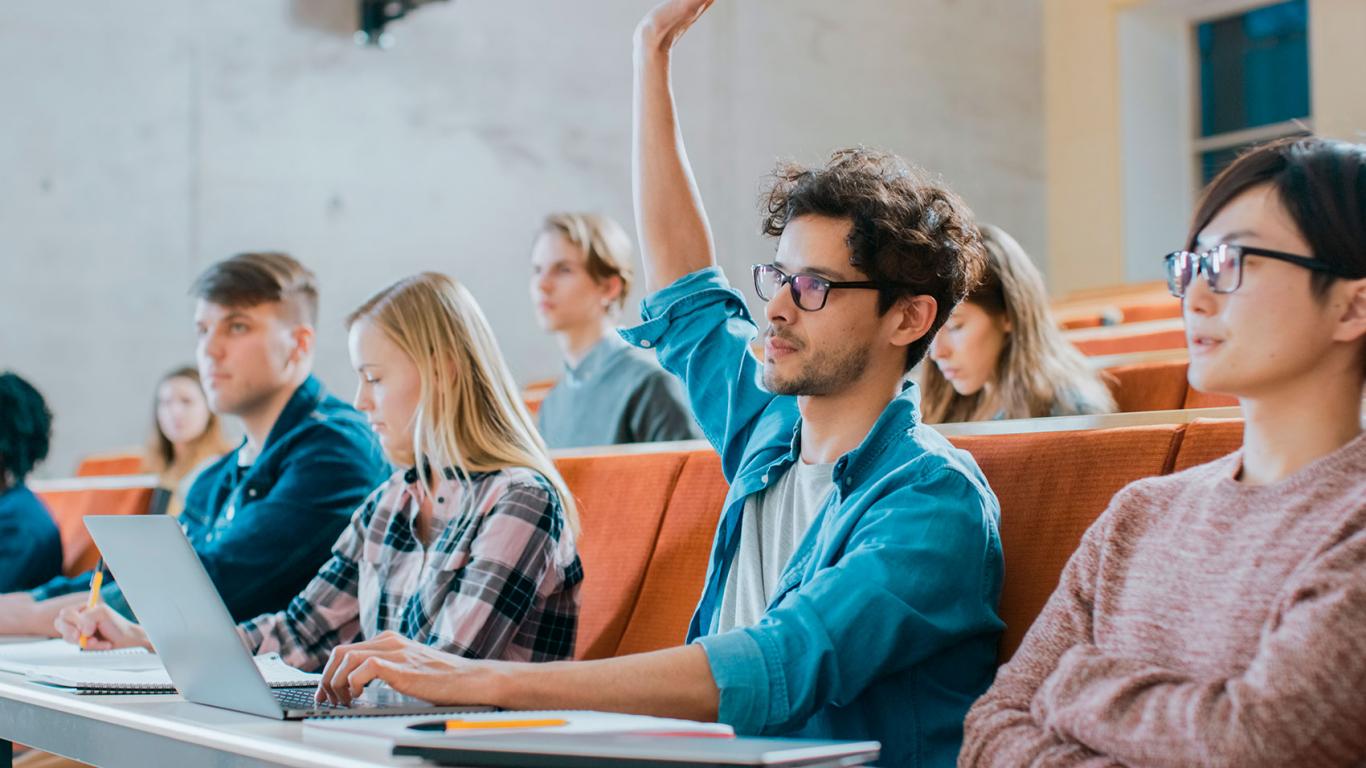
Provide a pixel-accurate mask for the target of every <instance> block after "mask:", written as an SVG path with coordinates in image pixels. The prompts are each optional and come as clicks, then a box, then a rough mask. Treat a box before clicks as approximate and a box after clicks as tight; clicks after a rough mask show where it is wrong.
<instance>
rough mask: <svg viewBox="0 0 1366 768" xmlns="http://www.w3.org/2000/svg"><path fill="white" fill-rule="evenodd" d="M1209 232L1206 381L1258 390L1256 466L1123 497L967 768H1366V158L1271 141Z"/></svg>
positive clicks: (1238, 179) (1201, 252)
mask: <svg viewBox="0 0 1366 768" xmlns="http://www.w3.org/2000/svg"><path fill="white" fill-rule="evenodd" d="M1191 231H1192V234H1191V237H1190V239H1189V243H1188V245H1187V250H1184V251H1178V252H1176V253H1173V254H1170V255H1168V256H1167V257H1166V264H1167V269H1168V272H1167V275H1168V281H1169V284H1170V287H1171V291H1172V293H1173V294H1175V295H1176V296H1179V297H1181V298H1182V300H1183V301H1182V306H1183V310H1184V314H1185V321H1186V334H1187V340H1188V342H1189V346H1190V373H1189V375H1190V382H1191V384H1192V385H1193V386H1195V387H1196V388H1198V389H1201V390H1205V391H1213V392H1220V393H1226V394H1231V395H1235V396H1237V397H1238V399H1239V401H1240V403H1241V406H1242V410H1243V417H1244V432H1243V445H1242V449H1241V450H1239V451H1236V452H1234V453H1233V454H1230V455H1229V456H1226V457H1224V458H1222V459H1218V460H1216V461H1213V462H1211V463H1209V464H1204V465H1201V466H1198V467H1194V468H1191V469H1189V470H1186V471H1184V472H1179V473H1176V474H1172V475H1165V476H1162V477H1156V478H1150V479H1146V480H1141V481H1139V482H1137V483H1134V484H1133V485H1130V486H1129V487H1127V488H1125V489H1124V490H1122V491H1120V492H1119V493H1118V494H1117V495H1116V496H1115V498H1114V500H1113V501H1111V503H1110V507H1109V509H1107V510H1106V511H1105V513H1104V514H1103V515H1102V516H1101V517H1100V519H1099V520H1097V521H1096V523H1095V524H1094V525H1093V526H1092V527H1091V529H1090V530H1089V531H1087V533H1086V535H1085V537H1084V538H1083V540H1082V543H1081V546H1080V548H1079V549H1078V550H1077V552H1076V553H1075V554H1074V555H1073V556H1072V559H1071V561H1070V562H1069V563H1068V564H1067V568H1066V569H1065V570H1064V572H1063V575H1062V578H1061V580H1060V582H1059V584H1058V588H1057V590H1056V591H1055V592H1054V593H1053V596H1052V597H1051V598H1050V599H1049V601H1048V604H1047V605H1046V606H1045V607H1044V610H1043V612H1042V613H1041V614H1040V615H1039V618H1038V620H1037V621H1036V622H1035V623H1034V626H1033V627H1032V628H1031V629H1030V630H1029V633H1028V634H1027V635H1026V636H1025V640H1024V643H1023V644H1022V645H1021V647H1020V649H1019V650H1018V651H1017V652H1016V653H1015V655H1014V657H1013V658H1011V660H1010V662H1009V663H1007V664H1006V665H1005V666H1004V667H1002V668H1001V670H1000V672H999V673H998V674H997V676H996V682H995V683H994V684H993V685H992V688H991V690H990V691H989V692H988V693H987V694H986V696H984V697H982V699H981V700H980V701H978V702H977V704H975V705H974V706H973V709H972V711H971V713H969V715H968V719H967V723H966V726H965V742H964V749H963V754H962V755H961V756H960V758H959V765H960V766H979V765H983V766H985V765H992V766H1017V765H1083V764H1085V765H1120V764H1122V765H1133V766H1141V765H1237V766H1259V765H1267V766H1271V765H1277V766H1279V765H1294V766H1356V765H1362V764H1363V762H1364V761H1366V695H1363V686H1364V685H1366V436H1363V434H1362V426H1361V418H1362V413H1361V403H1362V400H1361V398H1362V385H1363V383H1366V146H1363V145H1361V144H1348V143H1343V142H1333V141H1324V140H1319V139H1291V140H1284V141H1280V142H1276V143H1272V144H1269V145H1265V146H1262V147H1258V148H1255V149H1253V150H1251V151H1250V152H1248V153H1247V154H1245V155H1243V156H1242V157H1240V158H1239V159H1238V160H1236V161H1235V162H1234V163H1233V165H1231V166H1230V167H1229V168H1228V169H1227V170H1226V171H1224V173H1222V174H1221V175H1220V176H1219V177H1218V178H1216V179H1215V180H1214V182H1213V183H1212V184H1211V185H1210V188H1209V189H1208V190H1206V192H1205V194H1204V197H1203V198H1202V200H1201V203H1200V206H1199V209H1198V210H1197V212H1196V215H1195V221H1194V225H1193V226H1192V230H1191ZM1197 274H1199V275H1203V276H1204V278H1205V279H1204V280H1197V279H1196V277H1197Z"/></svg>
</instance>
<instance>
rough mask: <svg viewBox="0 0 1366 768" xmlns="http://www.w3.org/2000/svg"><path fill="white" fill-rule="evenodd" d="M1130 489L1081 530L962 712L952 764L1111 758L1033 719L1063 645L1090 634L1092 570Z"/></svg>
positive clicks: (1091, 762) (1090, 763) (1090, 762)
mask: <svg viewBox="0 0 1366 768" xmlns="http://www.w3.org/2000/svg"><path fill="white" fill-rule="evenodd" d="M1128 496H1129V494H1128V493H1127V492H1126V491H1121V492H1120V493H1119V494H1118V495H1116V496H1115V498H1114V499H1113V500H1112V501H1111V503H1110V507H1109V509H1107V510H1106V512H1105V514H1103V515H1102V516H1101V517H1100V518H1099V519H1098V520H1097V521H1096V522H1095V523H1093V524H1092V525H1091V527H1090V529H1088V530H1087V532H1086V534H1085V536H1083V537H1082V540H1081V545H1080V546H1079V547H1078V548H1077V550H1076V552H1074V553H1073V554H1072V557H1071V559H1070V560H1068V562H1067V567H1066V568H1064V569H1063V572H1062V577H1061V578H1060V579H1059V582H1058V587H1057V589H1055V590H1054V591H1053V595H1052V596H1051V597H1050V598H1049V599H1048V602H1047V604H1045V605H1044V608H1043V610H1042V611H1041V612H1040V613H1039V616H1038V618H1037V619H1036V620H1035V622H1034V624H1033V625H1032V626H1031V627H1030V629H1029V632H1028V633H1026V634H1025V637H1024V641H1023V642H1022V643H1021V644H1020V647H1019V649H1018V650H1016V651H1015V655H1014V656H1012V657H1011V659H1010V661H1009V662H1007V663H1006V664H1005V665H1004V666H1002V667H1001V668H1000V670H998V671H997V673H996V680H995V682H994V683H993V684H992V686H991V688H990V689H989V690H988V691H987V692H986V694H984V695H983V696H982V698H980V699H978V700H977V702H976V703H975V704H974V705H973V706H972V709H971V710H970V711H969V712H968V716H967V720H966V722H965V723H964V728H963V750H962V752H961V753H960V754H959V756H958V765H959V766H960V767H961V768H967V766H1002V767H1004V766H1020V765H1031V766H1087V768H1092V767H1097V768H1098V767H1099V766H1110V765H1114V763H1113V761H1111V760H1110V759H1108V758H1106V757H1104V756H1102V755H1100V754H1098V753H1096V752H1095V751H1093V750H1091V749H1088V748H1087V747H1085V746H1084V745H1082V744H1080V743H1078V742H1077V741H1075V740H1073V739H1071V738H1068V737H1066V736H1064V735H1062V734H1059V733H1055V732H1050V731H1049V730H1048V729H1047V728H1046V727H1044V725H1043V723H1041V722H1038V721H1037V720H1035V717H1034V714H1033V713H1032V712H1031V704H1032V702H1033V699H1034V696H1035V693H1036V692H1037V691H1038V690H1039V687H1040V686H1041V685H1042V684H1043V682H1044V680H1045V679H1047V678H1048V676H1049V674H1050V673H1052V672H1053V670H1054V669H1055V668H1056V667H1057V664H1058V660H1059V659H1060V658H1062V657H1063V655H1064V654H1065V653H1066V652H1067V651H1068V649H1069V648H1072V647H1075V646H1079V645H1089V644H1091V642H1092V604H1093V600H1094V594H1095V584H1096V574H1097V571H1098V570H1099V568H1100V560H1101V557H1102V553H1103V550H1104V544H1105V540H1106V537H1107V535H1108V534H1107V532H1108V530H1109V527H1110V520H1111V519H1112V518H1113V516H1114V515H1116V514H1119V513H1120V512H1121V510H1122V509H1123V508H1124V506H1125V499H1126V498H1127V497H1128Z"/></svg>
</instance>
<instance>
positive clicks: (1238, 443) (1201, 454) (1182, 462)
mask: <svg viewBox="0 0 1366 768" xmlns="http://www.w3.org/2000/svg"><path fill="white" fill-rule="evenodd" d="M1242 445H1243V420H1242V419H1196V420H1195V421H1192V422H1191V423H1190V424H1187V425H1186V431H1185V434H1183V435H1182V436H1181V447H1180V448H1178V449H1177V451H1176V461H1175V462H1173V465H1172V471H1173V472H1180V471H1181V470H1183V469H1190V468H1191V467H1194V466H1196V465H1197V464H1205V463H1207V462H1211V461H1214V460H1215V459H1217V458H1220V457H1223V456H1227V455H1229V454H1230V453H1233V452H1234V451H1236V450H1238V449H1239V448H1241V447H1242Z"/></svg>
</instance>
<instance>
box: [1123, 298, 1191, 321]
mask: <svg viewBox="0 0 1366 768" xmlns="http://www.w3.org/2000/svg"><path fill="white" fill-rule="evenodd" d="M1119 310H1120V313H1121V314H1122V315H1124V322H1126V323H1142V322H1147V321H1148V320H1166V319H1168V318H1172V317H1180V316H1181V300H1180V299H1176V298H1172V297H1168V298H1166V299H1159V300H1157V301H1144V302H1137V303H1133V304H1126V305H1123V306H1121V307H1120V308H1119Z"/></svg>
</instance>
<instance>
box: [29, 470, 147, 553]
mask: <svg viewBox="0 0 1366 768" xmlns="http://www.w3.org/2000/svg"><path fill="white" fill-rule="evenodd" d="M128 480H131V481H132V482H123V483H118V484H109V483H104V484H101V482H100V478H94V479H93V480H91V481H90V482H88V483H67V482H54V483H34V484H33V491H34V493H35V494H37V495H38V497H39V498H41V499H42V500H43V503H44V504H45V505H47V508H48V511H49V512H51V513H52V519H53V520H54V521H56V523H57V530H58V532H59V533H60V534H61V537H62V573H64V574H66V575H67V576H75V575H77V574H80V573H84V572H85V571H88V570H90V569H91V568H93V567H95V563H96V562H97V561H98V560H99V557H100V553H99V551H98V550H97V549H96V548H95V543H94V542H93V541H92V540H91V539H90V532H89V531H87V530H86V529H85V516H86V515H142V514H146V513H147V512H148V511H149V510H150V509H151V507H152V504H153V500H154V499H155V498H156V494H157V488H156V478H154V477H150V476H145V477H137V478H128ZM161 493H163V494H164V493H165V492H164V491H163V492H161Z"/></svg>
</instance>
